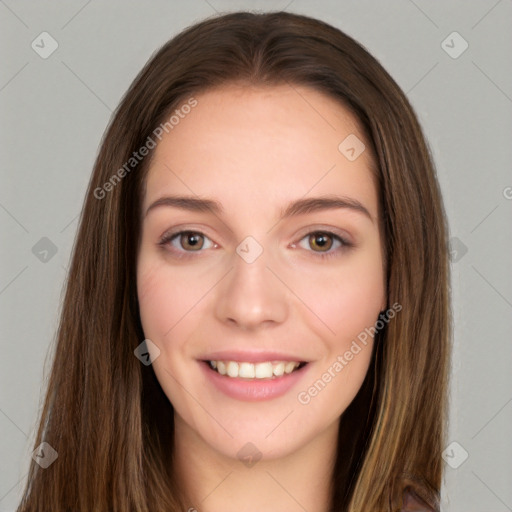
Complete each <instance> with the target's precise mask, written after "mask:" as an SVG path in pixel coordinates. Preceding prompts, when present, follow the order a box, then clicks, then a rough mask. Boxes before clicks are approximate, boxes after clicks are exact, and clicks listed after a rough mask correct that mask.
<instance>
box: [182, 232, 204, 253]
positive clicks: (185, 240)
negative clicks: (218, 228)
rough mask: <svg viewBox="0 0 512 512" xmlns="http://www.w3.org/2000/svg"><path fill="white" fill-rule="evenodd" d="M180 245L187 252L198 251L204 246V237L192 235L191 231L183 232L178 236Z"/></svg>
mask: <svg viewBox="0 0 512 512" xmlns="http://www.w3.org/2000/svg"><path fill="white" fill-rule="evenodd" d="M180 243H181V246H182V247H183V248H184V249H187V250H192V251H194V250H199V249H202V247H203V245H204V237H203V235H201V234H200V233H194V232H193V231H185V232H184V233H182V234H181V235H180Z"/></svg>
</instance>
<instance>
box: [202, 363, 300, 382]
mask: <svg viewBox="0 0 512 512" xmlns="http://www.w3.org/2000/svg"><path fill="white" fill-rule="evenodd" d="M204 362H205V363H206V364H207V365H208V366H209V367H210V369H212V370H213V371H215V372H217V373H219V374H220V375H223V376H225V377H230V378H233V379H236V378H242V379H247V380H260V379H270V380H272V379H276V378H279V377H282V376H283V375H289V374H291V373H293V372H295V371H297V370H300V369H301V368H303V367H304V366H305V365H306V364H307V363H306V362H303V361H302V362H301V361H266V362H261V363H248V362H238V361H204Z"/></svg>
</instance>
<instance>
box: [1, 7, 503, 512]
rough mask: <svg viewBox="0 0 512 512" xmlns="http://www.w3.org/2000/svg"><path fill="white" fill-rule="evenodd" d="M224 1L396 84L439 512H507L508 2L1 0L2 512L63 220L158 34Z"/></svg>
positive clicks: (46, 316)
mask: <svg viewBox="0 0 512 512" xmlns="http://www.w3.org/2000/svg"><path fill="white" fill-rule="evenodd" d="M238 9H244V10H245V9H263V10H281V9H286V10H288V11H290V12H296V13H303V14H307V15H311V16H314V17H317V18H320V19H323V20H325V21H327V22H328V23H331V24H333V25H335V26H337V27H339V28H341V29H342V30H344V31H345V32H347V33H348V34H349V35H351V36H353V37H355V38H356V39H357V40H358V41H360V42H361V43H362V44H363V45H364V46H365V47H366V48H367V49H368V50H369V51H370V52H371V53H372V54H373V55H374V56H376V57H377V58H378V59H379V60H380V61H381V63H382V64H383V65H384V67H385V68H386V69H387V70H388V71H389V72H390V73H391V75H392V76H393V77H394V78H395V80H396V81H397V82H398V84H399V85H400V86H401V87H402V88H403V90H404V91H406V92H407V95H408V97H409V98H410V100H411V102H412V104H413V106H414V107H415V109H416V112H417V114H418V116H419V118H420V121H421V123H422V125H423V127H424V130H425V133H426V135H427V138H428V139H429V142H430V145H431V148H432V151H433V154H434V158H435V161H436V165H437V169H438V173H439V180H440V183H441V187H442V190H443V194H444V200H445V203H446V210H447V214H448V217H449V223H450V233H451V237H452V240H453V259H452V267H453V276H452V288H453V309H454V321H455V330H454V335H455V341H454V359H453V368H452V382H451V393H450V395H451V419H450V436H449V437H450V439H449V443H450V442H452V441H455V442H457V443H458V444H456V445H453V444H452V445H451V446H449V447H447V450H446V452H445V453H444V456H445V460H446V461H447V462H446V476H445V483H444V490H443V503H444V505H443V510H446V511H462V510H464V511H466V512H471V511H477V512H482V511H485V512H487V511H492V512H505V511H512V468H511V461H512V442H511V439H510V433H511V432H512V430H511V425H512V386H511V382H512V376H511V373H512V372H511V371H510V368H511V362H512V358H511V355H512V344H511V340H510V332H511V327H512V315H511V313H512V286H511V281H512V272H511V269H510V256H511V254H512V252H511V248H512V230H511V229H510V222H508V221H509V220H510V218H511V217H510V214H511V210H512V200H511V198H512V174H511V173H510V168H511V167H510V164H511V161H512V144H511V140H512V139H511V132H512V130H511V127H512V126H511V125H512V116H511V113H512V80H511V78H512V62H511V58H510V48H512V41H511V39H512V36H511V34H512V1H511V0H500V1H495V0H489V1H483V0H478V1H472V2H463V1H461V0H459V1H452V2H449V3H448V2H435V3H434V2H428V1H426V0H425V1H422V0H414V1H412V0H393V1H388V2H386V3H384V2H378V1H377V0H374V1H359V2H357V1H355V0H354V1H342V2H339V1H338V2H335V1H328V0H323V1H316V2H305V1H301V0H294V1H291V2H290V0H284V1H279V0H275V1H263V0H260V1H254V2H249V1H244V0H240V1H227V0H209V1H206V0H192V1H188V2H177V1H154V2H151V3H148V4H143V3H142V2H140V1H139V2H124V3H122V2H120V1H109V2H107V1H100V0H92V1H89V2H87V1H85V2H82V1H80V2H78V1H77V2H60V3H59V2H38V3H35V2H34V3H30V2H22V1H13V0H5V1H2V0H0V34H1V36H0V38H1V39H0V40H1V43H2V44H1V45H0V52H1V56H2V69H1V72H0V109H1V119H2V122H1V138H0V147H1V155H2V157H1V164H2V166H1V171H2V178H1V188H0V228H1V232H2V240H3V242H2V244H1V248H0V251H1V252H0V258H1V270H0V307H1V316H2V323H1V343H2V347H1V348H2V350H1V354H2V357H1V363H0V364H1V374H0V382H1V388H0V389H1V393H0V461H1V462H0V464H1V467H0V511H8V510H14V509H15V507H16V506H17V504H18V501H19V498H20V495H21V490H22V484H23V483H24V481H25V476H26V474H27V470H28V464H29V461H30V458H31V455H32V443H33V441H34V437H35V432H34V429H35V427H36V421H37V418H38V414H39V411H40V409H39V408H40V400H42V397H43V392H44V387H45V385H46V381H47V370H46V371H44V364H45V363H46V365H47V366H46V368H48V365H49V362H50V358H51V355H52V348H53V346H52V340H53V335H54V332H55V329H56V327H57V320H58V312H59V307H60V300H61V288H62V285H63V282H64V278H65V275H66V271H67V267H68V264H69V257H70V252H71V247H72V243H73V240H74V236H75V233H76V228H77V220H78V214H79V212H80V209H81V204H82V201H83V199H84V195H85V190H86V185H87V183H88V180H89V177H90V173H91V170H92V165H93V161H94V158H95V155H96V152H97V148H98V145H99V142H100V138H101V136H102V134H103V131H104V129H105V127H106V124H107V122H108V120H109V117H110V115H111V112H112V110H113V109H114V108H115V106H116V105H117V103H118V102H119V100H120V98H121V96H122V94H123V93H124V92H125V90H126V89H127V87H128V85H129V84H130V82H131V81H132V79H133V78H134V77H135V75H136V73H137V72H138V71H139V70H140V69H141V67H142V66H143V64H144V63H145V62H146V61H147V59H148V58H149V57H150V55H151V54H152V53H153V52H154V51H155V50H156V49H157V48H158V47H160V45H162V44H163V43H164V42H165V41H167V40H168V39H169V38H170V37H171V36H173V35H174V34H176V33H177V32H178V31H180V30H181V29H182V28H184V27H185V26H187V25H189V24H191V23H194V22H197V21H199V20H201V19H202V18H204V17H207V16H210V15H212V14H214V13H215V12H216V11H218V12H227V11H232V10H238ZM44 31H46V32H48V33H49V34H51V36H52V37H53V38H54V39H55V40H56V41H57V43H58V48H57V50H56V51H55V52H54V53H53V54H51V55H50V56H49V57H48V58H46V59H43V58H42V57H41V56H40V55H39V54H38V53H36V51H35V50H34V49H33V48H32V47H31V44H32V42H33V41H35V43H34V44H39V46H40V47H42V46H43V45H44V51H48V49H50V48H51V47H50V40H49V39H48V38H47V36H41V37H40V36H39V35H40V34H41V33H42V32H44ZM454 31H456V32H458V33H459V34H460V36H461V37H462V38H463V39H460V38H458V36H450V34H452V32H454ZM448 36H450V37H448ZM42 37H45V38H46V39H45V40H44V41H45V42H44V43H41V38H42ZM463 40H465V41H467V43H468V45H469V46H468V48H467V49H466V51H464V52H463V53H462V54H460V55H458V53H460V51H461V50H462V49H463V48H464V41H463ZM443 41H445V42H444V43H443ZM39 51H40V52H41V51H43V49H42V48H40V49H39ZM450 53H451V55H450ZM454 56H456V58H454ZM41 239H43V240H41ZM45 250H46V251H48V252H46V253H45V252H44V251H45ZM55 250H56V251H57V252H56V253H55V254H53V253H54V251H55ZM466 452H467V454H468V458H467V459H466V460H464V457H465V456H466V455H465V454H466ZM459 464H460V465H459ZM457 465H458V468H456V469H455V468H454V466H457Z"/></svg>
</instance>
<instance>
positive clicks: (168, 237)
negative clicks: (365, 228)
mask: <svg viewBox="0 0 512 512" xmlns="http://www.w3.org/2000/svg"><path fill="white" fill-rule="evenodd" d="M185 233H188V234H192V235H200V236H203V237H205V238H208V237H207V236H206V235H205V234H204V233H201V232H200V231H192V230H183V231H176V232H171V233H166V234H165V235H164V236H163V237H162V238H161V239H160V241H159V242H158V245H159V246H161V247H163V248H165V246H167V245H169V243H170V242H172V241H173V240H174V239H175V238H176V237H178V236H181V235H183V234H185ZM315 234H316V235H318V234H321V235H327V236H330V237H332V238H334V239H335V240H337V241H338V242H340V243H341V246H340V247H339V248H338V249H336V250H334V251H331V250H329V252H318V251H308V252H312V253H313V254H314V255H315V256H314V257H317V258H320V259H328V258H333V257H336V256H339V253H340V252H341V251H344V250H347V249H350V248H351V247H353V246H354V244H353V243H351V242H349V241H348V240H346V239H345V238H343V237H341V236H340V235H337V234H336V233H333V232H332V231H327V230H325V231H324V230H314V231H310V232H309V233H306V235H304V236H303V237H302V238H301V239H300V240H299V242H302V240H304V239H305V238H308V237H309V236H311V235H315ZM208 239H209V238H208ZM294 245H295V244H294ZM173 252H174V251H173ZM194 252H198V253H200V252H203V250H198V251H184V252H183V251H178V252H177V253H175V254H176V257H177V258H178V259H182V258H189V257H193V256H192V253H194Z"/></svg>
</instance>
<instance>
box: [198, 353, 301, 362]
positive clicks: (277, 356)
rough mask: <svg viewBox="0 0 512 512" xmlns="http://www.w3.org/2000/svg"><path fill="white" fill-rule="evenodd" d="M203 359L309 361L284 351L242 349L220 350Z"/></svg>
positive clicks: (201, 358) (202, 358)
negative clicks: (246, 350)
mask: <svg viewBox="0 0 512 512" xmlns="http://www.w3.org/2000/svg"><path fill="white" fill-rule="evenodd" d="M199 359H200V360H202V361H237V362H241V363H243V362H247V363H264V362H266V361H298V362H301V363H302V362H304V363H307V362H308V361H306V360H305V359H303V358H302V357H301V356H295V355H292V354H285V353H284V352H269V351H266V352H256V351H253V352H243V351H240V350H219V351H217V352H211V353H209V354H206V355H204V356H202V357H199Z"/></svg>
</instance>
